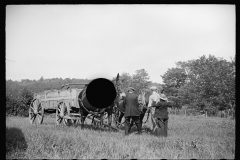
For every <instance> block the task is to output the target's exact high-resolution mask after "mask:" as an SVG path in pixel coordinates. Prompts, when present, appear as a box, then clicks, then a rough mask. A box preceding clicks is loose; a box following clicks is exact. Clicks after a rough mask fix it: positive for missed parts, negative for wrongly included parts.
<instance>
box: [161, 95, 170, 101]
mask: <svg viewBox="0 0 240 160" xmlns="http://www.w3.org/2000/svg"><path fill="white" fill-rule="evenodd" d="M160 99H162V100H164V101H168V99H167V96H166V95H165V94H161V95H160Z"/></svg>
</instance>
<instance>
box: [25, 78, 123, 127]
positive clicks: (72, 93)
mask: <svg viewBox="0 0 240 160" xmlns="http://www.w3.org/2000/svg"><path fill="white" fill-rule="evenodd" d="M118 79H119V75H118V76H117V78H116V81H115V82H116V83H113V82H112V81H109V80H107V79H104V78H99V79H95V80H93V81H91V82H90V83H88V84H87V83H86V84H66V85H64V86H62V88H61V89H59V90H56V89H55V90H46V91H44V92H40V93H36V94H34V98H33V100H32V102H31V104H30V107H29V119H30V123H34V122H35V120H36V119H37V122H38V123H39V124H41V123H43V119H44V112H55V113H56V120H55V121H56V123H57V124H61V123H62V122H63V124H65V125H69V124H70V123H73V124H77V123H78V122H79V121H80V122H81V124H82V125H83V124H84V120H85V118H89V119H92V120H93V119H94V121H95V122H99V123H101V125H106V126H109V127H111V128H112V126H111V122H110V124H108V125H107V124H103V123H102V122H103V115H104V114H105V113H106V112H109V113H108V117H109V118H112V117H111V114H112V108H113V107H114V106H115V102H116V99H117V95H118V92H119V89H118V84H117V81H118ZM76 85H81V86H83V88H82V89H80V88H77V87H74V88H72V87H71V86H76Z"/></svg>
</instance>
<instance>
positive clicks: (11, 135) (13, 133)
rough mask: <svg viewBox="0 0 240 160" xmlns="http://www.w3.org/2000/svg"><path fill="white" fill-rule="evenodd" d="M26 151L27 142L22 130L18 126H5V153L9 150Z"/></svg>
mask: <svg viewBox="0 0 240 160" xmlns="http://www.w3.org/2000/svg"><path fill="white" fill-rule="evenodd" d="M15 150H19V151H23V152H24V151H26V150H27V143H26V140H25V137H24V134H23V133H22V131H21V130H20V129H18V128H8V127H7V128H6V153H8V152H11V151H15Z"/></svg>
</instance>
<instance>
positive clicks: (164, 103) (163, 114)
mask: <svg viewBox="0 0 240 160" xmlns="http://www.w3.org/2000/svg"><path fill="white" fill-rule="evenodd" d="M153 107H155V108H156V109H155V113H154V115H153V118H154V120H155V122H156V126H157V128H158V129H156V130H155V131H154V134H155V135H157V136H164V137H167V130H168V107H172V106H171V104H170V102H168V99H167V96H166V95H165V94H161V95H160V101H159V102H157V103H156V104H155V105H153Z"/></svg>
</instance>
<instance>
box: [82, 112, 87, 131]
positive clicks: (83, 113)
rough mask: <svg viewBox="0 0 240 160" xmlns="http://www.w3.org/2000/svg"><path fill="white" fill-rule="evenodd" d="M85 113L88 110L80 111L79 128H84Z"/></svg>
mask: <svg viewBox="0 0 240 160" xmlns="http://www.w3.org/2000/svg"><path fill="white" fill-rule="evenodd" d="M87 115H88V112H84V111H82V113H81V129H84V121H85V119H86V117H87Z"/></svg>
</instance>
